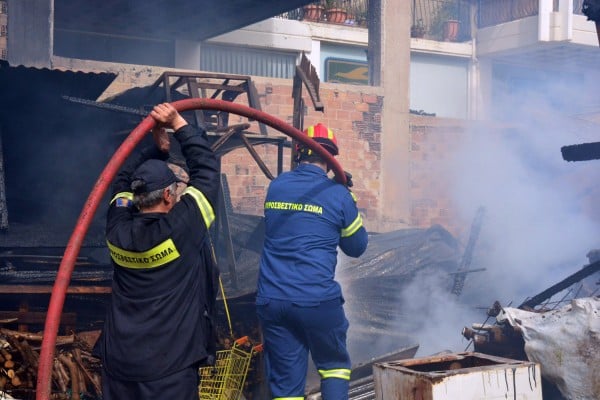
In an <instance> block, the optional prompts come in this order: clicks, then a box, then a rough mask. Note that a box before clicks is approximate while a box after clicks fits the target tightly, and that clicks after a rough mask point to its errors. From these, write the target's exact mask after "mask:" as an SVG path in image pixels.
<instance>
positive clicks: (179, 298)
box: [97, 103, 220, 400]
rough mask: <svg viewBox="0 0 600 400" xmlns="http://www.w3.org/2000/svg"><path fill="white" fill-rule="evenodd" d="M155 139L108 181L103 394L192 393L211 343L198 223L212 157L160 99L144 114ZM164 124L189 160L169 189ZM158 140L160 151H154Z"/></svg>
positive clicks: (212, 288)
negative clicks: (184, 175) (185, 173)
mask: <svg viewBox="0 0 600 400" xmlns="http://www.w3.org/2000/svg"><path fill="white" fill-rule="evenodd" d="M150 115H151V116H152V117H153V118H154V119H155V120H156V121H157V126H158V127H159V128H158V129H155V130H153V135H154V139H155V142H156V146H152V147H149V148H145V149H144V150H142V151H141V152H139V153H136V154H135V155H131V156H130V157H129V159H128V160H127V162H126V163H125V165H124V166H123V168H122V169H121V171H120V172H119V173H118V175H117V176H116V178H115V181H114V182H113V191H112V197H111V204H110V208H109V210H108V219H107V226H106V239H107V244H108V249H109V251H110V255H111V258H112V264H113V267H114V275H113V285H112V298H111V304H110V306H109V307H108V311H107V316H106V320H105V322H104V329H103V332H102V337H101V338H100V339H99V342H98V347H97V351H98V352H99V354H100V356H101V358H102V363H103V377H102V388H103V398H104V400H111V399H132V400H133V399H136V400H139V399H198V383H199V381H198V367H199V366H200V365H202V364H203V363H205V362H206V361H207V358H208V357H209V356H210V355H211V353H212V352H214V348H215V339H216V338H215V337H214V334H213V332H214V331H213V327H212V322H211V319H212V314H213V312H214V306H215V304H214V303H215V299H216V288H217V287H218V286H216V279H218V270H217V267H216V264H215V263H214V259H213V258H212V257H213V254H212V252H211V249H212V247H211V245H210V241H209V238H208V229H209V227H210V226H211V224H212V223H213V221H214V220H215V212H214V207H215V205H216V201H217V194H218V188H219V177H220V175H219V167H218V162H217V159H216V158H215V155H214V154H213V152H212V150H211V149H210V145H209V142H208V138H207V136H206V133H205V132H204V131H201V132H198V131H197V130H196V129H195V128H192V127H191V126H189V125H188V124H187V122H186V121H185V119H183V118H182V117H181V115H180V114H179V113H178V112H177V110H175V108H174V107H173V106H172V105H171V104H168V103H164V104H159V105H157V106H156V107H154V109H153V110H152V112H151V114H150ZM163 128H171V129H172V130H173V131H175V132H174V134H173V135H172V136H173V137H174V138H175V139H176V140H177V141H178V142H179V144H180V146H181V150H182V153H183V156H184V158H185V160H186V164H187V168H188V169H189V176H190V178H189V182H188V186H187V188H186V189H185V191H184V192H183V194H182V195H181V197H180V198H179V199H178V196H177V188H178V186H177V185H178V182H177V178H176V177H175V175H174V174H173V172H172V171H171V169H169V167H168V166H167V163H166V162H165V161H164V160H166V159H167V157H168V150H169V143H170V142H169V141H170V138H169V135H168V134H167V133H166V130H165V129H163ZM161 150H162V151H161Z"/></svg>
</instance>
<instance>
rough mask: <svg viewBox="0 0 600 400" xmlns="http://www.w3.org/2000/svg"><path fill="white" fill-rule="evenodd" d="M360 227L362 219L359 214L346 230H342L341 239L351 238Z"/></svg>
mask: <svg viewBox="0 0 600 400" xmlns="http://www.w3.org/2000/svg"><path fill="white" fill-rule="evenodd" d="M361 226H362V217H361V216H360V213H359V214H358V216H357V217H356V219H355V220H354V221H352V223H351V224H350V225H348V227H347V228H344V229H342V237H348V236H352V235H354V234H355V233H356V231H357V230H359V229H360V227H361Z"/></svg>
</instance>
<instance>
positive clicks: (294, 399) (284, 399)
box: [273, 397, 304, 400]
mask: <svg viewBox="0 0 600 400" xmlns="http://www.w3.org/2000/svg"><path fill="white" fill-rule="evenodd" d="M273 400H304V397H273Z"/></svg>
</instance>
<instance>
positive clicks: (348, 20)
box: [279, 0, 369, 28]
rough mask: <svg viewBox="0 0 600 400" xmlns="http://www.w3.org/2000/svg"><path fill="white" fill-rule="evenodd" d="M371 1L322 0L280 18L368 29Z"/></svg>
mask: <svg viewBox="0 0 600 400" xmlns="http://www.w3.org/2000/svg"><path fill="white" fill-rule="evenodd" d="M368 11H369V0H321V1H315V2H314V3H311V4H309V5H306V6H304V7H301V8H297V9H295V10H292V11H288V12H286V13H284V14H282V15H279V18H286V19H294V20H298V21H311V22H323V23H329V24H342V25H350V26H358V27H364V28H366V27H368V25H367V21H368V19H369V18H368Z"/></svg>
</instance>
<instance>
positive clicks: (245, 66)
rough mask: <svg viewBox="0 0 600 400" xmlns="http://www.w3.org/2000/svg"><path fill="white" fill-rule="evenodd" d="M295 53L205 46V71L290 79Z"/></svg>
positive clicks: (294, 65)
mask: <svg viewBox="0 0 600 400" xmlns="http://www.w3.org/2000/svg"><path fill="white" fill-rule="evenodd" d="M297 56H298V55H297V54H296V53H291V52H282V51H270V50H264V49H252V48H245V47H235V46H222V45H214V44H206V45H203V46H202V51H201V58H200V69H201V70H203V71H211V72H221V73H227V74H241V75H253V76H266V77H271V78H284V79H291V78H293V76H294V71H295V67H296V58H297Z"/></svg>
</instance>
